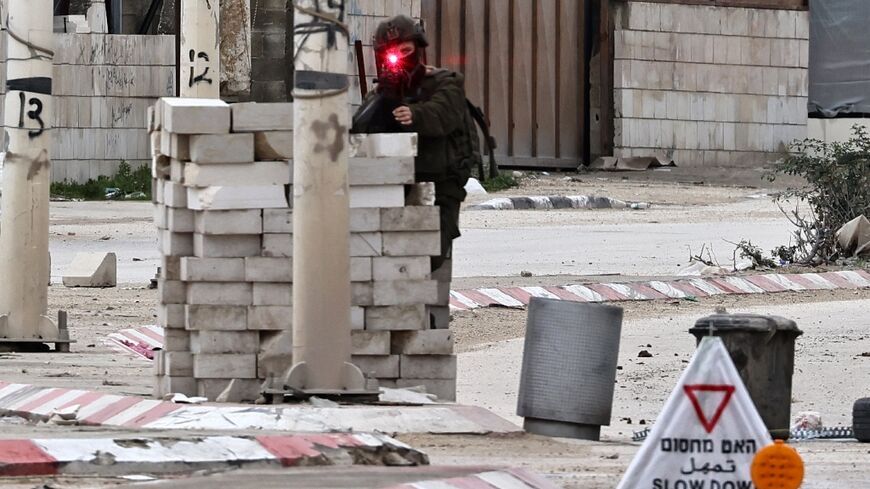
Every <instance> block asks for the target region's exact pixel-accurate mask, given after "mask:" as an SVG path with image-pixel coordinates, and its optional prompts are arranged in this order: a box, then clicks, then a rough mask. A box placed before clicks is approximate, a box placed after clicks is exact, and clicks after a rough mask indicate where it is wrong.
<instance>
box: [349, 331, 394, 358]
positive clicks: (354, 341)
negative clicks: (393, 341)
mask: <svg viewBox="0 0 870 489" xmlns="http://www.w3.org/2000/svg"><path fill="white" fill-rule="evenodd" d="M351 345H352V346H351V351H352V352H353V354H354V355H389V354H390V332H389V331H353V332H352V334H351Z"/></svg>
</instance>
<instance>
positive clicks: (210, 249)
mask: <svg viewBox="0 0 870 489" xmlns="http://www.w3.org/2000/svg"><path fill="white" fill-rule="evenodd" d="M260 247H261V243H260V236H259V235H256V234H236V235H212V234H198V233H197V234H194V235H193V254H194V255H195V256H198V257H200V258H239V257H247V256H258V255H260Z"/></svg>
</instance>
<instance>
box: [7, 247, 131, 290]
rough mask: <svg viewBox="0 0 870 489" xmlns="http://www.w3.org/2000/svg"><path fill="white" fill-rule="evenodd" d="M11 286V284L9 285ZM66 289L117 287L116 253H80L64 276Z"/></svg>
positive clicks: (67, 268)
mask: <svg viewBox="0 0 870 489" xmlns="http://www.w3.org/2000/svg"><path fill="white" fill-rule="evenodd" d="M8 285H11V284H8ZM63 285H65V286H66V287H103V288H104V287H115V286H116V285H118V258H117V256H116V255H115V254H114V253H78V254H76V255H75V257H74V258H73V261H72V263H70V264H69V265H68V266H67V267H66V270H65V271H64V274H63Z"/></svg>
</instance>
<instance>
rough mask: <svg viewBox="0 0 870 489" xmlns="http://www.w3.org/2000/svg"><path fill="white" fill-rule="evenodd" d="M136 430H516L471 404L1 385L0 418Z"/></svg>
mask: <svg viewBox="0 0 870 489" xmlns="http://www.w3.org/2000/svg"><path fill="white" fill-rule="evenodd" d="M55 412H63V413H64V414H65V415H69V417H73V416H72V414H73V413H74V414H75V416H74V422H75V423H77V424H80V425H91V426H120V427H125V428H143V429H186V430H218V431H219V430H268V431H283V432H292V433H356V432H363V433H366V432H369V433H373V432H381V433H433V434H438V433H465V434H488V433H514V432H518V431H521V430H520V428H518V427H517V426H515V425H514V424H512V423H509V422H508V421H505V420H504V419H502V418H500V417H498V416H496V415H495V414H493V413H491V412H489V411H487V410H486V409H483V408H480V407H476V406H459V405H452V404H444V405H441V404H431V405H425V406H414V407H395V406H345V407H337V408H315V407H311V406H253V405H247V406H240V405H220V406H215V405H190V404H175V403H172V402H166V401H158V400H153V399H145V398H142V397H133V396H119V395H114V394H105V393H101V392H93V391H85V390H78V389H60V388H48V387H37V386H34V385H28V384H12V383H6V382H0V415H2V414H12V415H17V416H23V417H27V418H30V419H40V420H46V419H48V418H50V417H51V415H52V414H53V413H55Z"/></svg>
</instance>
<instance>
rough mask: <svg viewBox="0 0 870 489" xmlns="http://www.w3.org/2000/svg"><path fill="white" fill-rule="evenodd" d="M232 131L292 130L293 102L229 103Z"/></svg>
mask: <svg viewBox="0 0 870 489" xmlns="http://www.w3.org/2000/svg"><path fill="white" fill-rule="evenodd" d="M230 108H231V110H232V118H233V124H232V126H233V132H261V131H292V130H293V103H291V102H282V103H257V102H244V103H238V104H232V105H230Z"/></svg>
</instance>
